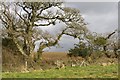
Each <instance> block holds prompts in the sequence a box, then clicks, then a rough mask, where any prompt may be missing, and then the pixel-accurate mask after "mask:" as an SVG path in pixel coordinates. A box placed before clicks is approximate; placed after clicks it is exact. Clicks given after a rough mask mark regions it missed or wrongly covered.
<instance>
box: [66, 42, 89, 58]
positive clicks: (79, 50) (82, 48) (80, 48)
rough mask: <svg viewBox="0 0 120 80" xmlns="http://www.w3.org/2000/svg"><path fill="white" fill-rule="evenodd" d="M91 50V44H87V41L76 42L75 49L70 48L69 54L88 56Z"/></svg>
mask: <svg viewBox="0 0 120 80" xmlns="http://www.w3.org/2000/svg"><path fill="white" fill-rule="evenodd" d="M90 52H91V48H90V47H89V46H86V44H85V43H83V42H80V43H79V44H75V47H74V48H73V49H70V50H69V53H68V55H69V56H81V57H83V58H84V57H86V56H87V55H89V54H90Z"/></svg>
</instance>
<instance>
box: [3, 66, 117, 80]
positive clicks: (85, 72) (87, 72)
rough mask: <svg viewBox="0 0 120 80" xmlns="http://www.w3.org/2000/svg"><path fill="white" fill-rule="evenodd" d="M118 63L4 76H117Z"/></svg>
mask: <svg viewBox="0 0 120 80" xmlns="http://www.w3.org/2000/svg"><path fill="white" fill-rule="evenodd" d="M117 74H118V65H115V64H114V65H109V66H99V65H91V66H86V67H79V66H75V67H66V68H65V69H49V70H42V71H31V72H27V73H20V72H14V73H2V77H3V78H117V77H118V75H117Z"/></svg>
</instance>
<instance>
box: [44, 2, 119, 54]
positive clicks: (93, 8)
mask: <svg viewBox="0 0 120 80" xmlns="http://www.w3.org/2000/svg"><path fill="white" fill-rule="evenodd" d="M117 4H118V3H117V2H69V3H66V4H65V6H68V7H73V8H78V9H79V10H80V12H81V15H82V16H83V17H84V19H85V22H87V23H89V24H88V29H89V30H90V31H92V32H97V33H109V32H112V31H114V30H115V29H117V26H118V5H117ZM54 30H55V28H54ZM75 43H78V40H77V39H74V38H72V37H69V36H65V35H64V36H63V37H62V38H61V40H60V42H59V44H60V46H61V47H59V48H56V47H51V48H50V49H45V51H53V52H54V51H60V52H64V51H67V50H68V49H70V48H73V45H74V44H75Z"/></svg>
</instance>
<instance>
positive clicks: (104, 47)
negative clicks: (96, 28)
mask: <svg viewBox="0 0 120 80" xmlns="http://www.w3.org/2000/svg"><path fill="white" fill-rule="evenodd" d="M106 47H107V46H106V45H104V46H103V50H104V51H105V55H106V56H107V57H108V58H110V57H111V56H110V55H109V54H108V53H107V52H106Z"/></svg>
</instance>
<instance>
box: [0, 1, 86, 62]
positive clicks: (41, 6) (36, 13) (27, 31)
mask: <svg viewBox="0 0 120 80" xmlns="http://www.w3.org/2000/svg"><path fill="white" fill-rule="evenodd" d="M62 4H63V2H16V3H1V12H0V14H1V15H0V20H1V21H2V24H3V28H4V32H6V34H5V35H7V37H9V38H11V39H12V40H13V42H14V43H15V44H16V46H17V48H18V49H19V51H20V53H21V54H22V55H24V56H25V58H26V59H27V58H31V57H33V59H34V60H35V61H36V60H39V58H40V57H41V54H42V51H43V49H45V48H46V47H51V46H55V45H56V44H58V42H59V40H60V38H61V37H62V36H63V35H69V36H73V37H74V38H79V39H81V35H83V34H85V33H86V32H87V31H88V30H87V28H86V23H85V22H84V19H83V18H82V16H81V15H80V11H79V10H78V9H73V8H68V7H61V5H62ZM52 8H55V9H56V11H54V10H53V9H52ZM58 22H60V23H64V24H65V27H64V29H63V30H62V31H60V33H59V34H58V35H57V36H52V35H50V34H49V33H48V32H44V31H43V30H41V29H40V26H45V27H46V26H50V27H51V26H54V25H56V24H57V23H58ZM58 27H59V26H58ZM38 40H41V42H40V44H39V49H38V51H37V55H36V57H35V56H34V55H35V54H34V52H33V51H34V48H35V42H36V41H38Z"/></svg>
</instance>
